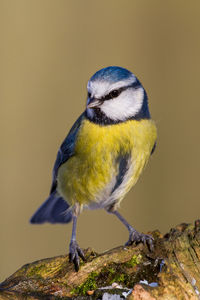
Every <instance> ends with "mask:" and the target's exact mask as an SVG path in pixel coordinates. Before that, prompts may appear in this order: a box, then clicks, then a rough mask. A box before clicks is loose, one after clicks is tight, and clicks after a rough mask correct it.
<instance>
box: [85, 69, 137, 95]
mask: <svg viewBox="0 0 200 300" xmlns="http://www.w3.org/2000/svg"><path fill="white" fill-rule="evenodd" d="M135 81H136V77H135V75H133V74H132V76H130V77H129V78H128V79H125V80H121V81H118V82H115V83H112V82H109V81H104V80H100V81H89V82H88V86H87V88H88V92H89V93H91V96H92V97H95V98H102V97H104V96H105V95H107V94H109V93H110V92H111V91H112V90H117V89H119V88H121V87H125V86H128V85H131V84H132V83H134V82H135Z"/></svg>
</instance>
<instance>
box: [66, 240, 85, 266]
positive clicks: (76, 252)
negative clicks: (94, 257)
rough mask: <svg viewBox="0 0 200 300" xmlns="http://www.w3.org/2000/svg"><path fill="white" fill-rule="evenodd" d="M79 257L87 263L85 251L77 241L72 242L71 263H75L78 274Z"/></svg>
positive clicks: (70, 249) (70, 250) (70, 248)
mask: <svg viewBox="0 0 200 300" xmlns="http://www.w3.org/2000/svg"><path fill="white" fill-rule="evenodd" d="M79 256H80V258H82V260H83V261H86V259H85V256H84V253H83V250H82V249H81V248H80V247H79V245H78V244H77V242H76V241H71V242H70V245H69V261H70V262H73V263H74V267H75V271H76V272H78V270H79V266H80V259H79Z"/></svg>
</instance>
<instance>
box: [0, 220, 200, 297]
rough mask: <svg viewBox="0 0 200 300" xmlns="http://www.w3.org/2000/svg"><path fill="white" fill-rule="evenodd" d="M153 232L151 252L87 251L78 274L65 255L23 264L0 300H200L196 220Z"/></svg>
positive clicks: (0, 293)
mask: <svg viewBox="0 0 200 300" xmlns="http://www.w3.org/2000/svg"><path fill="white" fill-rule="evenodd" d="M151 234H152V235H153V237H154V239H155V249H154V251H153V252H149V250H148V248H147V247H146V246H143V245H142V244H139V245H137V246H130V247H118V248H115V249H112V250H109V251H107V252H105V253H102V254H97V253H96V252H95V251H94V250H92V249H90V248H89V249H87V250H85V255H86V258H87V262H85V263H81V267H80V270H79V272H78V273H76V272H75V271H74V268H73V265H71V264H70V263H69V260H68V256H58V257H54V258H47V259H43V260H40V261H36V262H33V263H30V264H27V265H25V266H23V267H22V268H21V269H19V270H18V271H16V272H15V273H14V274H13V275H12V276H10V277H9V278H8V279H6V280H5V281H4V282H3V283H1V284H0V299H69V298H70V299H71V298H73V299H102V298H103V299H104V300H105V299H111V298H109V297H110V296H109V295H115V296H113V299H123V298H125V297H127V299H130V300H133V299H135V300H139V299H150V300H154V299H161V300H165V299H166V300H170V299H192V300H193V299H200V292H199V291H200V221H196V222H195V224H194V225H191V224H180V225H178V226H177V227H176V228H173V229H171V230H170V232H169V233H167V234H165V235H164V236H163V235H161V234H160V232H159V231H154V232H152V233H151ZM102 287H107V289H102ZM120 287H121V288H120ZM116 295H118V296H116ZM119 295H120V296H119Z"/></svg>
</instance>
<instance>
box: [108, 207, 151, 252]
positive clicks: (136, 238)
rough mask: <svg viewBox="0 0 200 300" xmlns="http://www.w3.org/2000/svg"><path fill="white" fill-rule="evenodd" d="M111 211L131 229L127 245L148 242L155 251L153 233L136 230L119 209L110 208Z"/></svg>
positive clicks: (149, 246)
mask: <svg viewBox="0 0 200 300" xmlns="http://www.w3.org/2000/svg"><path fill="white" fill-rule="evenodd" d="M108 212H109V213H112V214H114V215H115V216H116V217H117V218H118V219H119V220H120V221H121V222H122V223H123V224H124V225H125V226H126V228H127V229H128V231H129V239H128V241H127V242H126V244H125V246H130V245H132V244H133V243H135V244H139V243H143V244H147V246H148V248H149V249H150V251H153V248H154V246H153V237H152V236H151V235H148V234H143V233H140V232H138V231H137V230H135V229H134V228H133V227H132V226H131V225H130V224H129V223H128V222H127V221H126V220H125V219H124V218H123V217H122V215H121V214H120V213H119V212H118V211H117V210H114V211H112V210H108Z"/></svg>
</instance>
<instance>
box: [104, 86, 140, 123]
mask: <svg viewBox="0 0 200 300" xmlns="http://www.w3.org/2000/svg"><path fill="white" fill-rule="evenodd" d="M143 99H144V90H143V88H138V89H131V88H130V89H127V90H125V91H124V92H122V93H121V94H120V95H119V96H118V97H117V98H114V99H111V100H107V101H104V103H103V104H102V105H101V106H100V109H101V111H102V112H104V114H105V115H106V116H107V117H108V118H110V119H112V120H114V121H124V120H126V119H128V118H130V117H134V116H135V115H136V114H137V113H138V112H139V111H140V110H141V108H142V104H143Z"/></svg>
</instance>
